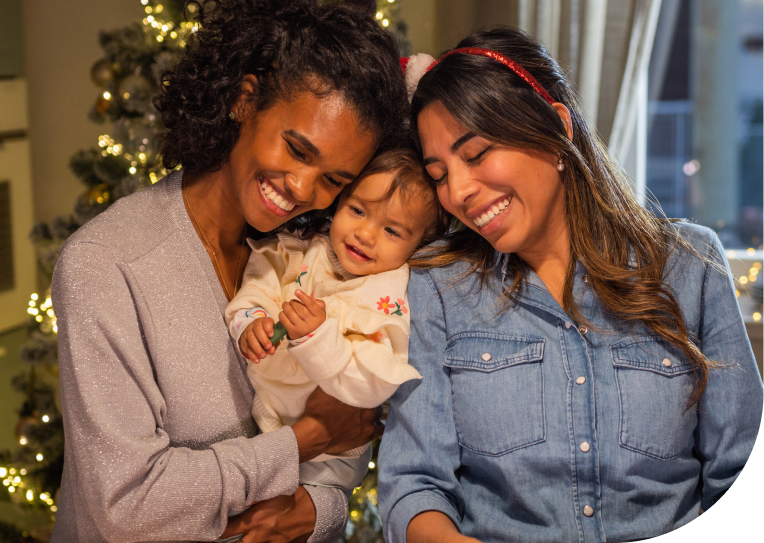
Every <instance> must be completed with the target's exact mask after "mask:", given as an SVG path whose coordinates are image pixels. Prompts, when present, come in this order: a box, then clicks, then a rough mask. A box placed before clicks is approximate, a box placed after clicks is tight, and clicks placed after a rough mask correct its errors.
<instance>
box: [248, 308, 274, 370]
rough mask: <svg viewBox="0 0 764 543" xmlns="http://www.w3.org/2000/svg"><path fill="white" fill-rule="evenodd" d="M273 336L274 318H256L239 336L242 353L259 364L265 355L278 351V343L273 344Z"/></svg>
mask: <svg viewBox="0 0 764 543" xmlns="http://www.w3.org/2000/svg"><path fill="white" fill-rule="evenodd" d="M271 336H273V319H272V318H270V317H260V318H259V319H255V320H254V321H252V323H251V324H250V325H249V326H247V328H246V329H245V330H244V332H243V333H242V334H241V336H239V350H241V354H242V355H243V356H244V358H246V359H247V360H251V361H252V362H254V363H255V364H257V363H258V362H260V360H262V359H263V358H265V355H267V354H273V353H275V352H276V347H278V343H277V344H276V345H271V340H270V339H269V338H270V337H271Z"/></svg>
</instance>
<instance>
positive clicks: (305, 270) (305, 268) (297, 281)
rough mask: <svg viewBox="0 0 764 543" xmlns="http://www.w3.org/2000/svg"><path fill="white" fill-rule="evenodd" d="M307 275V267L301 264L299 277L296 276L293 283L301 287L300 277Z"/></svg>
mask: <svg viewBox="0 0 764 543" xmlns="http://www.w3.org/2000/svg"><path fill="white" fill-rule="evenodd" d="M307 273H308V265H307V264H303V265H302V267H301V268H300V275H298V276H297V279H295V280H294V282H295V283H297V284H298V285H300V286H302V276H303V275H305V274H307Z"/></svg>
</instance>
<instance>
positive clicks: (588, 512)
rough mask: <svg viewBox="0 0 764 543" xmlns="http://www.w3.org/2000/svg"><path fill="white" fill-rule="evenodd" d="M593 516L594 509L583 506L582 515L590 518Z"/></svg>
mask: <svg viewBox="0 0 764 543" xmlns="http://www.w3.org/2000/svg"><path fill="white" fill-rule="evenodd" d="M593 514H594V509H592V507H591V506H590V505H584V515H586V516H587V517H591V516H592V515H593Z"/></svg>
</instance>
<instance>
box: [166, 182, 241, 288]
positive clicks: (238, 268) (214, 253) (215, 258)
mask: <svg viewBox="0 0 764 543" xmlns="http://www.w3.org/2000/svg"><path fill="white" fill-rule="evenodd" d="M180 190H181V192H182V193H183V202H185V204H186V207H187V208H188V210H189V211H190V212H191V219H193V221H194V224H195V225H196V229H197V230H199V233H200V234H201V235H202V239H203V240H204V243H205V244H206V245H207V247H209V249H210V251H212V262H213V263H214V264H215V269H216V270H217V272H218V275H219V276H220V281H221V282H222V283H223V290H225V296H226V298H228V301H229V302H230V301H231V299H232V298H233V296H236V292H237V291H238V290H239V278H240V276H241V255H242V253H243V252H244V242H245V241H246V239H247V227H246V225H245V226H244V232H243V233H242V236H241V247H239V258H237V259H236V283H234V285H233V296H231V293H230V292H228V285H226V282H225V278H224V277H223V272H222V271H221V270H220V264H219V263H218V255H217V251H215V249H214V248H213V247H212V244H211V243H210V242H209V241H207V236H205V235H204V230H202V227H201V226H199V221H198V220H197V219H196V215H194V210H193V209H191V204H189V203H188V195H187V194H186V179H185V178H184V179H183V181H181V189H180Z"/></svg>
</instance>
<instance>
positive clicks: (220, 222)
mask: <svg viewBox="0 0 764 543" xmlns="http://www.w3.org/2000/svg"><path fill="white" fill-rule="evenodd" d="M183 184H184V192H185V202H186V208H187V211H188V213H189V215H190V216H191V219H192V222H193V223H194V227H195V228H196V230H197V233H198V234H199V237H200V238H202V240H203V241H205V244H206V245H209V246H211V247H212V249H213V250H215V251H216V252H218V253H222V254H224V255H225V254H230V253H236V252H237V251H238V250H239V247H240V246H241V243H242V236H243V231H244V228H245V226H246V221H245V219H244V214H243V213H242V211H241V206H240V205H239V202H238V201H237V200H236V198H235V197H234V194H233V190H232V188H231V183H230V182H229V180H228V176H227V169H226V168H225V167H224V168H222V169H221V170H218V171H217V172H211V173H202V174H198V175H184V179H183Z"/></svg>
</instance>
